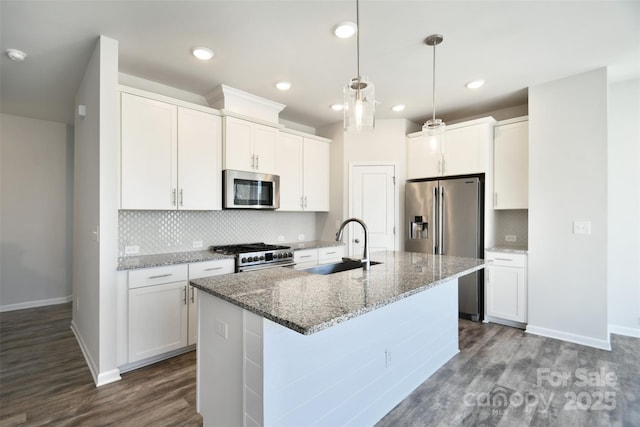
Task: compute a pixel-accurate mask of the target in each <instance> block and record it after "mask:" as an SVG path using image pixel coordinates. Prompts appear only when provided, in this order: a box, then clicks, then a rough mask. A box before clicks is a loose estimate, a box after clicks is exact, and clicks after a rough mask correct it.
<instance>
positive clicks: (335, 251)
mask: <svg viewBox="0 0 640 427" xmlns="http://www.w3.org/2000/svg"><path fill="white" fill-rule="evenodd" d="M343 256H344V246H331V247H328V248H319V249H318V263H319V264H324V263H327V262H333V261H336V260H338V261H339V260H341V259H342V257H343Z"/></svg>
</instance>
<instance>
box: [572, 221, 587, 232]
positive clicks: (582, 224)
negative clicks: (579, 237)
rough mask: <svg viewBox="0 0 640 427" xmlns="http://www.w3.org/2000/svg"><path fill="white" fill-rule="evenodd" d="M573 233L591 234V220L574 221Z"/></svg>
mask: <svg viewBox="0 0 640 427" xmlns="http://www.w3.org/2000/svg"><path fill="white" fill-rule="evenodd" d="M573 234H591V221H573Z"/></svg>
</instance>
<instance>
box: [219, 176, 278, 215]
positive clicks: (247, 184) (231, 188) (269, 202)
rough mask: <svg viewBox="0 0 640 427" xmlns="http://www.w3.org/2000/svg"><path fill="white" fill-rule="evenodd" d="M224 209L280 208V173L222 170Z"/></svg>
mask: <svg viewBox="0 0 640 427" xmlns="http://www.w3.org/2000/svg"><path fill="white" fill-rule="evenodd" d="M222 207H223V208H224V209H278V208H279V207H280V177H279V176H278V175H272V174H266V173H257V172H247V171H238V170H231V169H226V170H224V171H222Z"/></svg>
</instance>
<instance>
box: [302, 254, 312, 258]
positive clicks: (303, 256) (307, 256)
mask: <svg viewBox="0 0 640 427" xmlns="http://www.w3.org/2000/svg"><path fill="white" fill-rule="evenodd" d="M300 258H311V255H300Z"/></svg>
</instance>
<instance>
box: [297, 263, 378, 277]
mask: <svg viewBox="0 0 640 427" xmlns="http://www.w3.org/2000/svg"><path fill="white" fill-rule="evenodd" d="M376 264H382V263H381V262H378V261H371V262H370V265H376ZM356 268H362V262H361V261H359V260H348V261H342V262H336V263H335V264H323V265H318V266H315V267H311V268H305V269H304V270H300V271H305V272H307V273H313V274H322V275H326V274H333V273H339V272H341V271H348V270H355V269H356Z"/></svg>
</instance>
